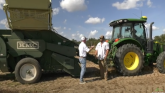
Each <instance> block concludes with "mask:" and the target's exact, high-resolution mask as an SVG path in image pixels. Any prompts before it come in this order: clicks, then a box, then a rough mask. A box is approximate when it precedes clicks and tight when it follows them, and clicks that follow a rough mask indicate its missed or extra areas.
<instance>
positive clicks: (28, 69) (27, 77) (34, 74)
mask: <svg viewBox="0 0 165 93" xmlns="http://www.w3.org/2000/svg"><path fill="white" fill-rule="evenodd" d="M15 77H16V79H17V81H19V82H20V83H22V84H32V83H36V82H38V81H39V79H40V77H41V68H40V65H39V63H38V61H37V60H35V59H33V58H23V59H22V60H20V61H19V62H18V63H17V65H16V67H15Z"/></svg>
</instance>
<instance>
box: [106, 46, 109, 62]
mask: <svg viewBox="0 0 165 93" xmlns="http://www.w3.org/2000/svg"><path fill="white" fill-rule="evenodd" d="M108 53H109V43H107V44H106V54H105V59H107V56H108Z"/></svg>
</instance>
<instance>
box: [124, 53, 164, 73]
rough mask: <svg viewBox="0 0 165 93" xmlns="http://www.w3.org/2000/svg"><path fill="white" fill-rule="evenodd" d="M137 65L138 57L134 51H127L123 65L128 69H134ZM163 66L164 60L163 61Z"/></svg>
mask: <svg viewBox="0 0 165 93" xmlns="http://www.w3.org/2000/svg"><path fill="white" fill-rule="evenodd" d="M138 65H139V57H138V55H137V54H136V53H134V52H128V53H127V54H126V55H125V57H124V66H125V67H126V68H127V69H128V70H135V69H136V68H137V67H138ZM164 66H165V62H164Z"/></svg>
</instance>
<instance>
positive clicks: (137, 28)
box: [133, 23, 147, 49]
mask: <svg viewBox="0 0 165 93" xmlns="http://www.w3.org/2000/svg"><path fill="white" fill-rule="evenodd" d="M133 32H134V35H133V36H134V38H135V39H136V40H137V41H138V42H139V43H140V44H141V45H142V46H143V48H144V49H145V47H146V46H147V43H146V42H147V41H146V40H147V39H146V33H145V27H144V25H143V23H134V28H133Z"/></svg>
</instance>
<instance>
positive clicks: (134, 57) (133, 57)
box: [115, 44, 144, 76]
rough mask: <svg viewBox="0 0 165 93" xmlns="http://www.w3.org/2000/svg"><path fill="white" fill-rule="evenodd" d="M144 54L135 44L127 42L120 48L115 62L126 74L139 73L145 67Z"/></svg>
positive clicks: (122, 72) (120, 71) (120, 70)
mask: <svg viewBox="0 0 165 93" xmlns="http://www.w3.org/2000/svg"><path fill="white" fill-rule="evenodd" d="M143 63H144V56H143V54H142V51H141V50H140V49H139V48H138V47H137V46H136V45H134V44H125V45H123V46H121V47H119V48H118V50H117V52H116V55H115V64H116V67H117V70H118V72H119V73H121V74H123V75H124V76H133V75H138V74H139V72H140V71H141V70H142V68H143Z"/></svg>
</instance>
